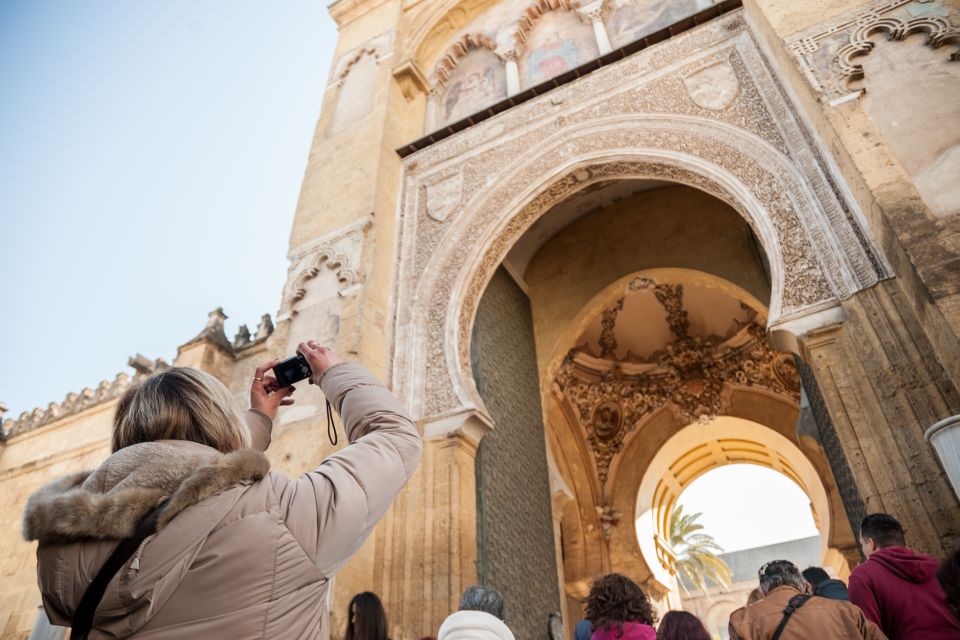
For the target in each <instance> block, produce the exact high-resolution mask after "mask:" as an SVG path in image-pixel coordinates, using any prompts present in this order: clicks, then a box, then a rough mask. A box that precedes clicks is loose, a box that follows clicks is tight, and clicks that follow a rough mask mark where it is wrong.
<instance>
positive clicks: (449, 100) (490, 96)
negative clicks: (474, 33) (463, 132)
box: [439, 49, 507, 125]
mask: <svg viewBox="0 0 960 640" xmlns="http://www.w3.org/2000/svg"><path fill="white" fill-rule="evenodd" d="M506 97H507V74H506V70H505V69H504V66H503V62H502V61H501V60H500V58H498V57H497V55H496V54H495V53H493V52H492V51H489V50H487V49H475V50H473V51H471V52H470V53H468V54H467V55H466V56H464V57H463V58H462V59H461V60H460V62H459V64H457V67H456V69H454V70H453V73H452V74H451V75H450V79H449V80H448V81H447V87H446V91H445V92H444V93H443V94H442V95H441V98H440V105H439V106H440V110H439V111H440V121H441V122H440V124H441V125H446V124H450V123H452V122H456V121H457V120H462V119H463V118H465V117H467V116H469V115H471V114H474V113H476V112H478V111H480V110H481V109H483V108H484V107H489V106H490V105H492V104H494V103H496V102H499V101H500V100H503V99H504V98H506Z"/></svg>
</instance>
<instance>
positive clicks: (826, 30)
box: [787, 0, 960, 104]
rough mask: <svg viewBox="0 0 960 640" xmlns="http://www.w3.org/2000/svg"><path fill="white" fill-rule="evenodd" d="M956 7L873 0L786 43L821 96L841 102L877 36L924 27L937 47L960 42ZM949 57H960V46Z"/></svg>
mask: <svg viewBox="0 0 960 640" xmlns="http://www.w3.org/2000/svg"><path fill="white" fill-rule="evenodd" d="M957 13H960V12H958V11H957V10H956V9H951V8H949V7H947V6H944V5H941V4H940V3H935V2H929V0H894V1H892V2H891V1H889V0H888V1H886V2H874V3H873V5H872V6H870V5H868V7H867V8H866V9H865V8H864V7H858V8H857V9H855V10H853V11H850V12H847V13H844V14H841V15H840V16H837V17H836V18H833V19H831V20H828V21H826V22H823V23H820V24H818V25H816V26H814V27H811V28H809V29H806V30H804V31H802V32H801V33H799V34H797V35H796V36H794V37H793V38H791V39H789V40H788V41H787V43H788V45H789V46H790V48H791V50H792V51H793V53H794V55H795V56H796V58H797V59H798V61H799V62H800V66H801V68H802V69H803V70H804V71H805V72H806V75H807V78H808V79H809V80H810V82H811V84H813V86H814V87H815V88H816V89H817V90H818V91H819V92H820V94H821V98H822V99H823V100H827V101H830V102H831V103H837V104H839V103H840V102H843V101H845V100H844V98H845V96H848V95H851V91H854V89H853V88H852V87H851V86H850V85H851V83H852V82H853V81H855V80H858V79H860V78H863V66H862V65H861V64H859V62H858V61H857V57H859V56H863V55H866V54H868V53H869V52H870V50H871V49H873V47H874V46H875V45H874V42H873V40H874V39H875V38H878V37H886V38H888V39H890V40H903V39H904V38H906V37H907V36H909V35H911V34H914V33H922V34H925V35H926V44H927V45H928V46H930V47H933V48H938V47H941V46H943V45H946V44H957V45H960V30H958V28H957V27H956V26H955V24H956V22H952V21H951V20H952V19H953V20H955V19H956V17H957V15H956V14H957ZM950 60H951V61H960V47H958V48H957V49H956V50H955V51H954V52H953V53H952V54H951V55H950ZM856 93H859V91H857V92H855V94H856ZM855 94H854V95H855Z"/></svg>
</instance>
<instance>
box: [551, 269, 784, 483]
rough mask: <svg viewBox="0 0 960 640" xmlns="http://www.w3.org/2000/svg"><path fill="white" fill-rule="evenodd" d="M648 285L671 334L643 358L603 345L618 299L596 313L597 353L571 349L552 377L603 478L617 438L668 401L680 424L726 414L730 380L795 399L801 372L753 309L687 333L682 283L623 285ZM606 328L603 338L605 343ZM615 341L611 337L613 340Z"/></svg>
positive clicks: (643, 281) (634, 284)
mask: <svg viewBox="0 0 960 640" xmlns="http://www.w3.org/2000/svg"><path fill="white" fill-rule="evenodd" d="M642 289H652V291H653V293H654V296H655V297H656V299H657V301H658V302H659V303H660V304H661V306H663V309H664V311H666V312H667V325H668V326H669V327H670V330H671V332H672V333H673V335H674V337H675V338H676V339H675V340H674V341H673V342H672V343H670V344H667V345H666V346H665V347H664V348H663V349H662V350H660V351H657V352H655V353H654V354H652V355H651V356H650V357H648V358H641V357H637V356H635V355H634V354H632V353H630V352H629V351H628V352H627V355H626V356H625V357H623V358H621V359H619V360H618V359H617V358H616V356H615V355H614V349H611V348H609V342H610V341H611V340H612V339H613V334H614V332H615V330H616V317H617V316H616V313H617V312H618V311H619V310H620V309H622V308H623V304H624V299H623V298H621V299H620V300H619V301H617V303H616V304H614V305H613V306H611V307H610V308H609V309H607V310H605V311H603V312H601V326H602V327H603V332H602V333H601V337H600V340H599V346H600V348H601V352H600V353H599V354H597V353H592V352H591V351H590V349H589V347H587V346H580V347H577V348H575V349H572V350H571V351H570V353H569V354H568V356H567V358H566V360H565V361H564V363H563V365H562V367H561V369H560V372H559V373H558V374H557V377H556V380H555V382H556V386H557V388H558V389H559V390H560V393H561V396H562V397H563V398H564V399H565V400H566V401H567V402H569V403H570V405H571V406H572V407H573V408H574V411H573V413H574V414H575V415H577V416H578V418H579V421H580V426H581V428H582V429H583V430H584V433H585V435H586V441H587V444H588V445H589V447H590V450H591V451H592V453H593V456H594V460H595V462H596V465H597V475H598V477H599V478H600V482H601V485H602V484H604V483H606V481H607V477H608V473H609V470H610V465H611V462H612V461H613V458H614V457H615V456H616V454H618V453H619V452H620V451H621V450H622V449H623V444H624V439H625V438H626V436H627V435H628V434H629V433H631V432H632V431H633V430H634V429H636V428H637V427H638V426H639V425H640V423H642V421H643V420H644V419H645V418H647V417H649V416H650V415H652V414H653V413H654V412H655V411H658V410H659V409H661V408H663V407H665V406H668V405H669V407H670V408H671V409H673V410H674V412H675V413H676V414H677V417H678V418H679V420H680V421H681V422H684V423H687V424H690V423H693V422H709V421H710V420H712V419H713V418H714V417H716V416H718V415H722V414H724V413H726V410H727V406H728V405H727V403H728V402H729V396H730V394H729V390H730V389H732V388H733V387H736V386H741V387H754V388H760V389H764V390H766V391H770V392H773V393H776V394H778V395H781V396H783V397H784V398H786V399H787V400H789V401H790V402H794V403H799V401H800V376H799V372H798V370H797V366H796V363H795V362H794V360H793V357H792V356H791V355H790V354H786V353H780V352H777V351H775V350H774V349H773V347H772V346H771V345H770V342H769V340H768V339H767V336H766V328H765V322H764V319H763V318H758V317H757V314H756V312H755V311H753V312H752V315H751V316H750V318H751V319H750V320H749V322H746V323H745V324H743V325H741V326H739V328H738V329H736V330H735V331H734V332H733V333H731V334H730V335H726V336H707V337H701V336H690V335H689V328H690V321H689V319H688V314H687V311H686V309H685V308H684V304H683V285H680V284H676V285H671V284H657V283H655V282H653V281H652V280H650V279H649V278H642V279H641V278H638V279H636V280H635V281H633V282H631V283H630V285H629V286H628V291H630V292H635V291H639V290H642ZM605 334H609V335H606V343H605ZM614 344H615V341H614Z"/></svg>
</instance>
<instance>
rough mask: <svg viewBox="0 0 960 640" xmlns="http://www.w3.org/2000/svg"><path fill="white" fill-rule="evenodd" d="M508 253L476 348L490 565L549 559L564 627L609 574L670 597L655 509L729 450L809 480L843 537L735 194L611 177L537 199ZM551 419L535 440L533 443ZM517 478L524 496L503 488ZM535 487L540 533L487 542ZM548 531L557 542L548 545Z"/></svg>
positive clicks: (829, 534)
mask: <svg viewBox="0 0 960 640" xmlns="http://www.w3.org/2000/svg"><path fill="white" fill-rule="evenodd" d="M502 267H503V268H501V269H499V270H498V271H497V274H496V275H495V276H494V279H493V280H491V282H490V285H489V286H488V288H487V290H486V291H485V292H484V294H483V297H482V299H481V301H480V303H479V305H478V311H477V316H476V322H475V325H474V327H473V344H472V347H471V363H472V369H473V374H474V379H475V381H476V384H477V391H478V393H479V395H480V398H481V399H482V401H483V403H484V405H485V407H486V409H487V410H488V411H489V412H490V416H491V418H492V419H493V421H494V424H495V425H496V426H495V427H494V430H493V431H492V432H490V433H488V434H487V435H486V436H484V438H483V440H482V441H481V442H480V446H479V448H478V452H477V496H478V498H477V502H478V515H477V518H478V526H477V530H478V569H479V574H480V577H481V578H482V579H488V577H490V578H489V579H491V580H494V578H492V577H491V576H500V578H498V579H501V580H505V581H506V582H504V584H508V582H509V577H508V575H507V574H508V571H507V569H506V566H509V565H510V564H511V563H514V562H516V563H520V564H522V562H523V561H522V560H521V558H522V557H523V556H524V554H527V555H531V557H532V556H533V555H538V559H537V560H536V562H537V563H538V564H539V565H540V566H543V565H544V564H546V563H549V562H550V561H551V560H552V563H553V564H554V567H553V571H554V572H555V575H556V585H557V587H558V589H557V591H558V592H559V600H560V601H561V608H562V609H563V613H564V617H565V619H566V621H567V622H568V625H572V623H574V622H576V620H577V619H578V618H577V617H578V616H579V615H580V614H581V599H582V597H583V596H585V595H586V592H587V590H588V588H589V584H590V583H591V582H592V580H593V579H594V578H596V577H597V576H598V575H601V574H603V573H606V572H609V571H619V572H621V573H624V574H626V575H629V576H630V577H632V578H633V579H635V580H636V581H637V582H639V583H640V584H642V585H643V586H644V587H645V589H647V591H648V592H649V593H650V594H651V595H652V596H653V597H654V598H655V599H657V600H658V601H659V602H660V604H661V606H663V607H668V606H679V604H680V603H679V597H678V591H677V585H676V579H675V577H673V576H672V575H671V564H670V563H671V560H670V557H671V554H672V551H671V550H670V549H669V545H668V544H665V542H664V541H665V535H664V531H663V529H664V527H665V526H666V521H665V518H666V517H667V514H668V513H669V509H670V507H671V506H672V505H673V504H674V503H675V502H676V499H677V497H678V496H679V495H680V493H681V492H682V490H683V487H684V486H686V484H689V482H692V481H693V480H694V479H695V478H696V477H698V476H699V475H702V474H703V473H705V472H706V471H709V470H710V469H711V468H714V467H716V466H718V465H722V464H731V463H733V462H736V461H751V462H754V463H757V464H765V465H766V466H768V467H769V468H772V469H776V470H777V471H779V472H781V473H784V474H786V475H788V476H789V477H791V478H792V479H794V481H795V482H797V483H798V484H799V485H801V486H802V487H803V488H804V490H805V491H807V492H808V495H809V496H810V502H811V504H812V505H813V506H814V509H815V511H816V513H817V514H818V517H819V518H820V521H821V527H822V529H821V530H822V531H823V532H824V535H823V546H824V554H826V550H828V549H830V548H831V545H833V544H834V542H835V539H836V540H841V541H842V543H843V544H844V545H849V543H850V542H851V540H852V535H851V534H850V533H849V527H847V525H846V517H845V515H844V514H843V511H842V509H843V507H842V505H841V503H840V501H839V497H838V496H837V494H836V491H835V490H833V481H832V479H831V477H830V469H829V465H828V464H827V461H826V457H825V455H824V454H823V451H822V450H820V449H818V445H817V444H816V443H810V442H806V443H805V442H802V441H801V440H800V439H799V437H798V436H797V434H796V422H797V417H798V414H799V402H800V392H801V389H800V378H799V375H798V372H797V366H796V364H795V361H794V359H793V356H792V355H791V354H787V353H782V352H779V351H777V350H776V349H774V348H773V346H772V345H771V343H770V340H769V339H768V337H767V312H768V311H767V304H768V303H769V301H770V299H771V290H772V287H771V284H770V277H771V276H770V267H769V265H768V263H767V260H766V257H765V254H764V252H763V250H762V248H761V245H760V243H759V241H758V240H757V238H756V236H755V235H754V234H753V233H752V231H751V229H750V227H749V225H747V223H746V222H745V221H744V220H743V218H742V217H741V216H740V215H739V214H738V213H737V212H736V211H735V210H734V209H733V208H732V207H730V206H729V205H728V204H726V203H724V202H722V201H720V200H718V199H717V198H715V197H713V196H710V195H709V194H706V193H704V192H702V191H699V190H697V189H694V188H692V187H688V186H683V185H676V184H672V183H665V182H663V181H641V180H624V181H606V182H604V183H599V184H598V185H597V186H595V187H593V188H590V189H585V190H583V191H581V192H579V193H578V194H577V195H576V196H575V197H573V198H570V199H568V200H566V201H562V202H561V203H560V204H559V205H557V206H556V207H554V208H552V209H551V210H550V211H549V212H548V213H547V214H545V215H544V216H542V217H541V218H540V219H539V220H538V222H537V223H536V224H534V225H533V227H531V229H530V230H529V231H528V233H527V234H526V235H524V236H523V237H521V239H520V240H519V241H518V242H517V243H516V244H515V245H514V247H513V249H512V250H511V252H510V253H509V254H508V256H507V259H506V260H505V261H504V263H503V265H502ZM521 315H522V316H524V317H525V318H528V320H526V321H524V322H527V323H528V324H527V325H526V326H521V325H523V324H524V322H520V321H519V318H520V316H521ZM507 326H510V327H511V328H510V329H509V330H506V329H505V327H507ZM521 334H522V335H523V336H525V337H523V338H518V336H520V335H521ZM493 363H495V364H493ZM535 396H539V397H538V398H535ZM518 398H525V400H523V401H522V402H516V400H517V399H518ZM537 400H539V405H540V407H539V408H540V411H532V412H530V411H529V409H530V406H531V405H532V403H533V402H536V401H537ZM538 413H539V415H535V414H538ZM521 416H525V417H521ZM507 430H510V432H509V433H508V431H507ZM521 433H522V434H523V436H522V437H520V435H521ZM544 433H545V434H546V447H545V448H546V452H545V455H544V454H542V453H541V454H537V453H536V451H535V450H534V449H535V447H534V448H533V449H530V450H527V449H526V448H525V447H527V446H528V445H529V443H531V442H535V439H536V438H537V435H536V434H544ZM542 437H543V436H540V438H542ZM677 437H679V440H677V439H675V438H677ZM678 442H679V443H680V444H677V443H678ZM541 446H542V445H541ZM518 450H519V451H523V452H524V453H523V455H522V456H521V457H520V458H518V457H517V456H516V452H517V451H518ZM541 451H542V450H541ZM539 456H543V457H542V458H540V457H539ZM521 458H522V459H521ZM538 459H539V460H544V464H543V472H542V473H541V472H539V471H536V468H537V467H538V463H537V462H536V461H537V460H538ZM510 465H513V471H511V470H510V468H509V466H510ZM691 465H692V466H691ZM688 467H689V468H688ZM518 468H520V469H521V470H520V471H518V470H517V469H518ZM691 473H692V474H693V475H690V474H691ZM518 474H519V475H518ZM685 474H686V475H685ZM538 475H539V478H540V479H539V480H538V477H535V476H538ZM506 478H510V480H509V481H505V479H506ZM518 485H522V486H524V487H525V488H526V491H524V497H523V498H520V497H518V496H517V494H516V492H514V493H513V494H512V495H511V492H510V488H511V487H515V486H518ZM544 489H545V490H546V492H547V494H548V496H549V498H548V499H547V500H546V501H543V502H541V504H542V506H543V507H544V510H538V509H537V508H536V507H533V506H530V509H529V513H528V515H529V516H530V519H529V520H528V523H530V522H537V523H539V524H538V525H536V527H539V528H540V531H539V533H538V532H537V531H534V530H533V529H535V528H536V527H526V526H519V525H518V526H517V527H515V529H516V530H517V531H521V530H522V535H517V536H513V538H512V539H513V540H516V539H521V540H523V541H524V544H525V546H523V547H518V548H517V549H514V550H513V551H512V553H511V554H510V557H509V558H503V557H498V556H499V551H497V550H496V549H501V550H502V548H503V546H505V545H510V544H511V542H510V541H509V539H508V538H510V537H509V536H501V535H499V534H500V533H502V532H504V531H506V530H509V529H510V527H509V526H507V527H504V526H503V524H502V521H503V520H504V519H509V518H510V516H511V515H512V514H513V513H514V511H513V508H516V507H517V506H518V504H521V503H522V502H523V501H529V500H530V496H531V495H533V494H538V495H541V496H542V495H543V493H544ZM638 496H639V497H640V498H639V500H640V501H639V502H638ZM511 500H512V501H513V502H512V504H511V505H510V508H507V507H505V505H504V504H501V507H500V508H498V507H497V506H496V505H495V503H496V502H497V501H511ZM517 501H520V502H517ZM528 506H529V505H528ZM547 511H549V516H550V518H552V523H553V531H552V536H547V535H546V533H545V532H544V531H543V529H544V528H545V526H549V525H544V521H545V518H544V514H545V513H546V512H547ZM838 515H839V517H838ZM644 516H645V517H646V518H648V519H649V520H650V522H651V526H652V530H651V534H652V535H649V536H646V537H643V538H638V536H637V535H636V532H635V530H634V527H633V526H631V523H633V522H635V521H636V520H637V518H638V517H640V518H641V520H642V519H643V517H644ZM844 527H846V529H844ZM538 536H540V537H538ZM551 538H552V542H553V545H552V546H553V549H554V552H553V553H543V547H544V546H546V545H549V543H550V542H551ZM531 541H537V542H536V543H535V544H533V545H532V547H533V548H535V549H537V550H538V551H537V552H535V551H532V550H530V549H529V547H530V546H531V545H530V544H528V543H529V542H531ZM835 555H837V556H838V557H839V554H835ZM824 557H825V555H824ZM498 563H499V564H501V565H504V566H503V567H502V568H498V566H497V565H498ZM537 575H539V574H537ZM540 580H541V581H542V580H543V577H542V576H540ZM495 586H499V585H496V584H495ZM506 590H509V586H507V587H506ZM511 595H513V594H511ZM538 606H547V605H546V604H542V605H538Z"/></svg>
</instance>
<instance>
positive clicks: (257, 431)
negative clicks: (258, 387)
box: [243, 409, 273, 451]
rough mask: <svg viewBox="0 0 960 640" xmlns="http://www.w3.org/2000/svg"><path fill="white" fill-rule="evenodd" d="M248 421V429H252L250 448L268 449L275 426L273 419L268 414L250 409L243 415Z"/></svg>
mask: <svg viewBox="0 0 960 640" xmlns="http://www.w3.org/2000/svg"><path fill="white" fill-rule="evenodd" d="M243 418H244V420H245V421H246V423H247V429H248V430H249V431H250V448H252V449H256V450H257V451H266V450H267V447H269V446H270V434H271V431H272V427H273V420H271V419H270V418H268V417H267V414H265V413H262V412H260V411H257V410H256V409H250V410H248V411H247V413H246V414H244V416H243Z"/></svg>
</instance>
